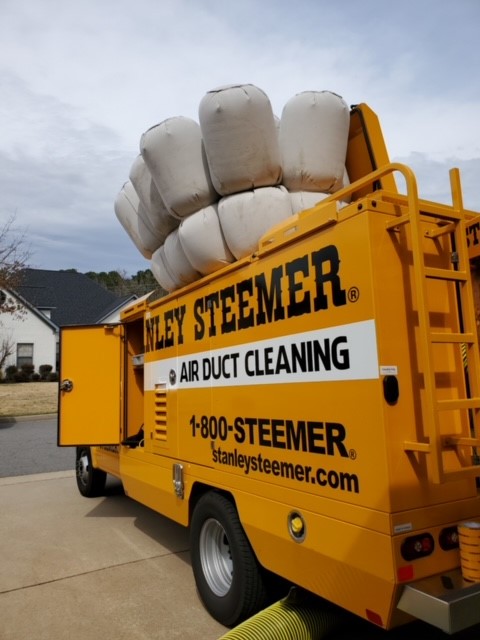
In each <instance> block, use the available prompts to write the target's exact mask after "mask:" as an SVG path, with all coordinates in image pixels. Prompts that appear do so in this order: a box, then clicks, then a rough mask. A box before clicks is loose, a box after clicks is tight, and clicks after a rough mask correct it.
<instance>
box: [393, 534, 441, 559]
mask: <svg viewBox="0 0 480 640" xmlns="http://www.w3.org/2000/svg"><path fill="white" fill-rule="evenodd" d="M434 548H435V542H434V540H433V537H432V536H431V535H430V534H429V533H421V534H420V535H417V536H409V537H408V538H405V540H404V541H403V542H402V546H401V548H400V552H401V554H402V558H403V559H404V560H408V561H410V560H418V559H419V558H424V557H425V556H429V555H430V554H431V553H432V552H433V550H434Z"/></svg>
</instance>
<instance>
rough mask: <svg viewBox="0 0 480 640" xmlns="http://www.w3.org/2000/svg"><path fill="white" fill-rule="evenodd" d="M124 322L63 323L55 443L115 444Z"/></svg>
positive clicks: (117, 439)
mask: <svg viewBox="0 0 480 640" xmlns="http://www.w3.org/2000/svg"><path fill="white" fill-rule="evenodd" d="M124 351H125V347H124V327H123V325H120V324H110V325H94V326H72V327H63V328H62V329H61V333H60V391H59V411H58V445H59V446H76V445H100V444H119V442H120V427H121V422H122V420H123V370H124Z"/></svg>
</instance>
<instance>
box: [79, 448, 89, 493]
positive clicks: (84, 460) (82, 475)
mask: <svg viewBox="0 0 480 640" xmlns="http://www.w3.org/2000/svg"><path fill="white" fill-rule="evenodd" d="M88 470H89V464H88V456H87V454H86V453H85V452H82V453H81V454H80V456H79V458H78V460H77V478H78V480H79V482H80V483H81V484H82V485H83V486H84V487H86V486H87V484H88Z"/></svg>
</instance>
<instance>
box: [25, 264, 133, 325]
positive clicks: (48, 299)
mask: <svg viewBox="0 0 480 640" xmlns="http://www.w3.org/2000/svg"><path fill="white" fill-rule="evenodd" d="M21 275H22V279H21V284H20V285H19V286H17V287H16V291H17V292H18V294H19V295H20V296H21V297H22V298H24V299H25V300H27V302H29V303H30V305H32V306H33V307H35V308H37V309H39V310H40V311H50V318H51V320H52V322H54V323H55V324H56V325H57V326H58V327H64V326H67V325H78V324H95V323H96V322H99V321H101V320H102V318H104V317H106V316H107V315H109V314H111V313H113V312H114V311H115V310H116V309H118V308H120V307H122V306H123V305H124V304H125V303H126V302H127V301H128V300H130V299H132V300H133V299H135V298H136V296H135V295H128V296H122V297H119V296H116V295H115V294H114V293H112V292H111V291H108V290H107V289H105V288H104V287H102V286H101V285H99V284H97V283H96V282H94V281H93V280H91V279H90V278H89V277H88V276H86V275H85V274H83V273H78V272H76V271H49V270H47V269H23V271H22V274H21Z"/></svg>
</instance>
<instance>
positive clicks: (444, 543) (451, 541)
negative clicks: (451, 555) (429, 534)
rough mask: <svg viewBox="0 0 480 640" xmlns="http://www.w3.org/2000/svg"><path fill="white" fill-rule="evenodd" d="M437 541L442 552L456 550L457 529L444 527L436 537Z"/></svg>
mask: <svg viewBox="0 0 480 640" xmlns="http://www.w3.org/2000/svg"><path fill="white" fill-rule="evenodd" d="M438 541H439V543H440V547H441V548H442V549H443V550H444V551H449V550H450V549H458V544H459V543H458V531H457V527H446V528H445V529H442V530H441V531H440V536H439V537H438Z"/></svg>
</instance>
